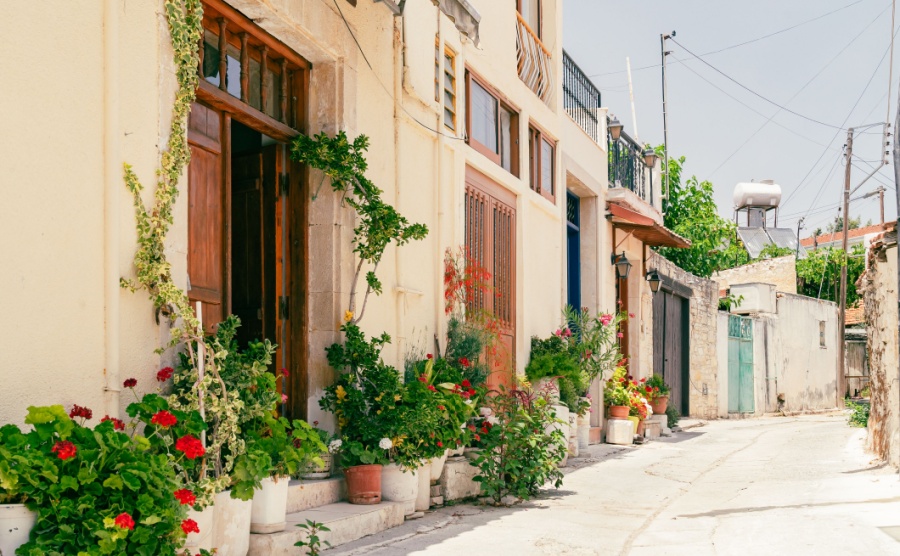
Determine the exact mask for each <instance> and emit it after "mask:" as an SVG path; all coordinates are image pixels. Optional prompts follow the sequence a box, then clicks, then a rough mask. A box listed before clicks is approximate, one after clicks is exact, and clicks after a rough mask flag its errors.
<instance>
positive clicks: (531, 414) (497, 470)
mask: <svg viewBox="0 0 900 556" xmlns="http://www.w3.org/2000/svg"><path fill="white" fill-rule="evenodd" d="M488 403H489V404H490V407H491V409H492V412H493V413H492V418H491V419H490V420H487V421H485V422H484V424H483V425H482V428H481V429H479V431H480V432H479V433H478V438H479V442H480V445H481V447H482V451H481V452H480V453H479V455H478V457H477V458H476V459H475V460H474V461H473V464H474V465H475V466H476V467H478V475H477V476H476V477H475V479H474V480H475V481H477V482H478V483H480V484H481V493H482V494H483V495H484V496H486V497H488V498H489V499H490V500H491V501H492V503H493V504H495V505H499V504H501V503H502V500H503V498H504V497H505V496H508V495H512V496H514V497H516V498H519V499H523V500H527V499H529V498H531V497H532V496H535V495H536V494H537V493H538V491H539V490H540V488H541V487H542V486H544V485H545V484H547V483H548V482H549V483H551V484H552V485H553V486H554V487H556V488H559V487H560V486H561V485H562V472H561V471H560V470H559V468H558V464H559V462H560V461H562V459H563V457H565V454H566V438H565V435H564V434H563V432H562V431H561V430H560V429H559V428H558V427H551V425H553V424H554V423H560V421H558V420H557V419H556V418H555V417H554V416H553V412H552V409H551V406H550V403H549V401H548V399H547V397H546V396H543V395H535V394H534V393H533V392H530V391H526V390H512V391H506V390H505V389H504V388H503V387H501V391H500V393H498V394H497V395H496V396H493V397H491V398H490V400H489V402H488Z"/></svg>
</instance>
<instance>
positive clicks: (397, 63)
mask: <svg viewBox="0 0 900 556" xmlns="http://www.w3.org/2000/svg"><path fill="white" fill-rule="evenodd" d="M405 17H406V16H404V15H400V16H394V17H393V18H392V19H393V22H394V33H393V37H392V39H391V40H392V42H393V44H394V207H395V208H396V209H397V211H398V212H401V210H400V184H401V182H402V180H401V179H400V111H401V109H402V106H401V104H400V103H401V102H402V98H401V97H402V95H403V68H404V67H405V66H406V52H405V48H404V44H403V43H404V37H403V34H404V32H405V29H404V25H403V21H404V19H405ZM401 252H402V249H397V252H396V254H395V255H394V275H395V276H396V286H399V287H395V292H396V295H395V299H396V308H395V311H396V326H397V361H398V363H399V364H400V365H402V364H403V357H404V350H405V347H406V335H405V324H406V323H405V319H404V318H403V317H404V315H403V309H404V307H403V306H404V305H405V301H406V298H405V295H406V294H405V292H404V291H403V290H404V289H405V288H404V286H405V285H406V284H405V283H404V281H403V265H401V264H400V253H401ZM401 368H402V367H401Z"/></svg>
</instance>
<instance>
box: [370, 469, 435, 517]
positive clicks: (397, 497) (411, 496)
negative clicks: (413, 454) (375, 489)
mask: <svg viewBox="0 0 900 556" xmlns="http://www.w3.org/2000/svg"><path fill="white" fill-rule="evenodd" d="M417 471H418V470H415V471H404V470H403V469H402V468H401V467H400V466H399V465H397V464H396V463H391V464H388V465H385V466H384V468H382V470H381V499H382V500H386V501H388V502H402V503H403V513H405V514H406V515H409V514H411V513H414V512H415V511H416V498H417V497H418V494H419V474H418V473H417ZM429 476H430V472H429Z"/></svg>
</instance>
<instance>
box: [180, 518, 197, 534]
mask: <svg viewBox="0 0 900 556" xmlns="http://www.w3.org/2000/svg"><path fill="white" fill-rule="evenodd" d="M181 530H182V531H184V534H185V535H187V534H188V533H199V532H200V527H199V526H198V525H197V522H196V521H194V520H193V519H185V520H184V521H182V522H181Z"/></svg>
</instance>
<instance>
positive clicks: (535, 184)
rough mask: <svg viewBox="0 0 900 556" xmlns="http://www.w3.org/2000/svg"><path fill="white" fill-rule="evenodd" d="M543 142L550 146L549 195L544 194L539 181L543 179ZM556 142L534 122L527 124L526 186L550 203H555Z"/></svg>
mask: <svg viewBox="0 0 900 556" xmlns="http://www.w3.org/2000/svg"><path fill="white" fill-rule="evenodd" d="M544 142H547V143H548V144H549V145H550V149H551V152H552V156H551V159H550V160H551V162H550V163H551V165H552V166H553V168H552V169H551V172H550V194H549V195H548V194H546V193H545V192H544V188H543V184H542V183H541V179H542V178H543V172H542V169H543V168H542V167H541V164H542V156H541V154H542V152H541V151H542V148H543V144H544ZM557 144H558V142H557V141H556V139H554V138H553V137H551V136H550V135H549V134H548V133H547V132H545V131H544V130H543V129H541V127H540V126H538V125H537V124H535V123H534V122H529V123H528V171H529V174H530V175H529V179H528V185H529V187H530V188H531V190H532V191H534V192H535V193H537V194H538V195H540V196H541V197H543V198H545V199H547V200H548V201H550V202H551V203H556V187H557V184H556V147H557Z"/></svg>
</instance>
